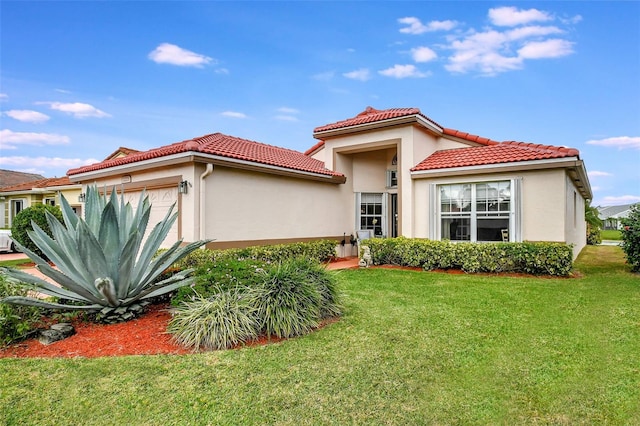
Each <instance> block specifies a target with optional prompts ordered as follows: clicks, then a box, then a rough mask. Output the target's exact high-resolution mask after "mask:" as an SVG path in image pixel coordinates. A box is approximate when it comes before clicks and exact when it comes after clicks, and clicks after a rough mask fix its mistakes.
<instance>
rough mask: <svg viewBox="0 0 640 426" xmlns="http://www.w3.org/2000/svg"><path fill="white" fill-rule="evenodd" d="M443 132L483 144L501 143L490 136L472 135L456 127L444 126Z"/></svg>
mask: <svg viewBox="0 0 640 426" xmlns="http://www.w3.org/2000/svg"><path fill="white" fill-rule="evenodd" d="M442 133H443V134H445V135H449V136H454V137H456V138H460V139H465V140H468V141H471V142H476V143H479V144H482V145H495V144H497V143H500V142H497V141H494V140H492V139H489V138H483V137H482V136H478V135H472V134H471V133H465V132H461V131H460V130H456V129H448V128H443V129H442Z"/></svg>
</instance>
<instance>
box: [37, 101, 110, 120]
mask: <svg viewBox="0 0 640 426" xmlns="http://www.w3.org/2000/svg"><path fill="white" fill-rule="evenodd" d="M36 104H38V105H49V108H51V109H53V110H56V111H61V112H65V113H67V114H70V115H72V116H74V117H75V118H87V117H96V118H104V117H111V115H110V114H107V113H106V112H104V111H102V110H99V109H98V108H96V107H94V106H93V105H89V104H85V103H82V102H73V103H64V102H36Z"/></svg>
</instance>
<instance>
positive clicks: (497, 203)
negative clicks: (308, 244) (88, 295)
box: [68, 107, 592, 256]
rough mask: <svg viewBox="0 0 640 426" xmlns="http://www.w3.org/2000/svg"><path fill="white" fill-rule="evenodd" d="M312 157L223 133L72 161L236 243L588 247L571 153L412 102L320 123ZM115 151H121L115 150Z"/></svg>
mask: <svg viewBox="0 0 640 426" xmlns="http://www.w3.org/2000/svg"><path fill="white" fill-rule="evenodd" d="M313 136H314V137H315V138H316V139H318V140H319V142H318V143H317V144H316V145H314V146H313V147H312V148H310V149H309V150H308V151H307V152H306V153H304V154H303V153H300V152H297V151H293V150H289V149H284V148H278V147H275V146H270V145H265V144H261V143H258V142H253V141H248V140H245V139H240V138H237V137H232V136H227V135H223V134H220V133H215V134H211V135H206V136H202V137H198V138H194V139H190V140H185V141H182V142H177V143H174V144H171V145H165V146H161V147H159V148H155V149H151V150H149V151H142V152H130V153H125V152H124V151H122V152H120V153H121V154H122V155H118V156H117V157H111V158H108V159H107V160H105V161H103V162H100V163H97V164H93V165H89V166H85V167H81V168H77V169H73V170H69V172H68V175H69V177H70V179H71V180H72V181H73V182H78V183H82V184H83V185H87V184H92V183H94V182H95V183H98V185H99V186H103V185H108V186H111V185H117V186H118V188H122V189H124V191H125V194H126V198H127V199H128V200H130V201H132V202H133V203H135V202H137V199H138V196H139V193H140V191H141V190H143V189H146V190H147V192H148V193H149V195H150V198H151V202H152V203H153V209H154V212H153V213H152V216H153V219H152V220H155V222H157V221H158V220H160V219H161V218H162V217H163V216H164V214H165V213H166V210H167V208H168V206H169V205H171V204H173V203H176V205H177V209H178V212H179V218H178V221H177V223H176V225H175V226H174V229H173V230H172V233H171V234H170V236H169V237H168V238H167V241H165V246H166V245H168V244H170V243H171V242H173V241H175V240H177V239H180V238H182V239H184V240H185V241H194V240H197V239H203V238H208V239H214V240H215V241H214V242H213V243H211V244H210V245H209V246H210V247H219V248H222V247H240V246H248V245H253V244H267V243H285V242H291V241H308V240H314V239H320V238H332V239H336V240H338V241H340V240H342V239H343V238H344V235H345V234H346V235H347V243H348V241H349V238H348V237H349V235H351V234H352V235H356V233H357V232H358V231H362V230H365V231H367V232H369V233H370V234H371V235H372V236H375V237H386V236H388V237H394V236H400V235H403V236H406V237H417V238H429V239H433V240H440V239H449V240H454V241H554V242H566V243H570V244H573V245H574V255H575V256H577V254H578V253H579V252H580V250H581V249H582V248H583V247H584V246H585V245H586V224H585V220H584V209H585V200H590V199H591V198H592V193H591V188H590V185H589V181H588V178H587V174H586V170H585V167H584V164H583V162H582V160H581V159H580V156H579V152H578V151H577V150H576V149H572V148H565V147H557V146H548V145H537V144H531V143H523V142H502V143H499V142H496V141H493V140H491V139H487V138H482V137H479V136H475V135H470V134H468V133H463V132H460V131H457V130H453V129H449V128H445V127H442V126H440V125H439V124H438V123H436V122H435V121H433V120H431V119H430V118H428V117H427V116H425V115H424V114H422V113H421V112H420V110H419V109H417V108H398V109H389V110H382V111H380V110H376V109H373V108H370V107H369V108H367V109H366V110H365V111H363V112H362V113H360V114H358V115H357V116H355V117H353V118H350V119H347V120H343V121H339V122H336V123H332V124H328V125H325V126H320V127H317V128H316V129H315V130H314V133H313ZM118 152H119V151H116V153H118Z"/></svg>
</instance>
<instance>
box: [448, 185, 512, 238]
mask: <svg viewBox="0 0 640 426" xmlns="http://www.w3.org/2000/svg"><path fill="white" fill-rule="evenodd" d="M437 188H438V195H439V204H440V209H439V210H440V213H439V216H440V220H439V221H440V224H439V225H440V239H443V240H444V239H446V240H451V241H513V237H512V236H511V234H512V229H513V223H512V221H513V219H512V217H513V216H514V215H513V212H514V203H513V201H512V196H511V193H512V185H511V181H508V180H507V181H495V182H479V183H460V184H448V185H438V186H437Z"/></svg>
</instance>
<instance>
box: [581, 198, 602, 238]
mask: <svg viewBox="0 0 640 426" xmlns="http://www.w3.org/2000/svg"><path fill="white" fill-rule="evenodd" d="M584 219H585V220H586V222H587V244H589V245H596V244H600V243H601V242H602V237H601V236H600V230H601V229H602V221H601V220H600V218H599V217H598V209H597V208H596V207H593V206H592V205H591V204H590V203H587V204H585V206H584Z"/></svg>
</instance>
